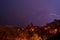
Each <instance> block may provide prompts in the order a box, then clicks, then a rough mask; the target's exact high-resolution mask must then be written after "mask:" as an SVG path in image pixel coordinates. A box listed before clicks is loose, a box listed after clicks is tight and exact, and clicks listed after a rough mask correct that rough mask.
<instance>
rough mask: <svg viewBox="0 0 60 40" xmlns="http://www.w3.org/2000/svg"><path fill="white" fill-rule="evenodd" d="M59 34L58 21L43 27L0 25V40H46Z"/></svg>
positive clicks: (59, 24)
mask: <svg viewBox="0 0 60 40" xmlns="http://www.w3.org/2000/svg"><path fill="white" fill-rule="evenodd" d="M59 32H60V20H56V19H55V20H54V21H53V22H51V23H47V24H46V25H44V26H43V27H40V26H34V25H33V24H32V23H30V24H29V25H27V26H26V27H16V26H14V27H7V26H3V25H0V40H48V39H49V38H50V37H52V36H54V35H56V34H57V33H59Z"/></svg>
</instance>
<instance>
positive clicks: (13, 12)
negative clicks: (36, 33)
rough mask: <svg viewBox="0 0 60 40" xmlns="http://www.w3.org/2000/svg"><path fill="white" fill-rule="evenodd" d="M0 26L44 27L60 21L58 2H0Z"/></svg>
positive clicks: (20, 0) (16, 0) (23, 0)
mask: <svg viewBox="0 0 60 40" xmlns="http://www.w3.org/2000/svg"><path fill="white" fill-rule="evenodd" d="M0 3H1V5H0V8H1V9H0V24H2V25H27V24H29V23H30V22H32V23H33V24H34V25H38V26H40V25H44V24H46V23H48V22H52V21H53V20H54V19H60V0H0Z"/></svg>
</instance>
